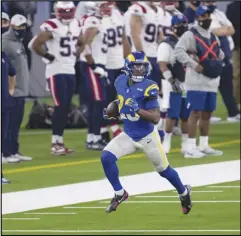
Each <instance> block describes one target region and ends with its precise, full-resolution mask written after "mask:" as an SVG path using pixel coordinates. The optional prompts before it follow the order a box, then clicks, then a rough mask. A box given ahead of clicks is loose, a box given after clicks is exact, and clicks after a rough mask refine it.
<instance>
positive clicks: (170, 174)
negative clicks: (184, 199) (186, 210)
mask: <svg viewBox="0 0 241 236" xmlns="http://www.w3.org/2000/svg"><path fill="white" fill-rule="evenodd" d="M159 174H160V175H161V176H162V177H163V178H165V179H167V180H168V181H169V182H170V184H171V185H172V186H173V187H175V188H176V190H177V192H178V193H179V194H183V193H184V192H185V189H186V188H185V187H184V185H183V184H182V182H181V180H180V178H179V175H178V173H177V172H176V171H175V170H174V169H173V168H172V167H170V166H168V167H167V168H166V169H165V170H164V171H162V172H159Z"/></svg>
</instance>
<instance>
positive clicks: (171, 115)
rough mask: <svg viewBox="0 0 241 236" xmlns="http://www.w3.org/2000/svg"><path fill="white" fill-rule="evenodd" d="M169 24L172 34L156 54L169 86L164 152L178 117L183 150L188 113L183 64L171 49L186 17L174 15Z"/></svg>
mask: <svg viewBox="0 0 241 236" xmlns="http://www.w3.org/2000/svg"><path fill="white" fill-rule="evenodd" d="M171 25H172V29H171V32H172V34H170V36H168V37H167V38H166V39H165V40H164V41H163V42H162V43H161V44H160V45H159V47H158V55H157V61H158V63H159V66H160V70H161V72H162V75H163V77H164V79H165V80H166V83H167V84H168V86H169V88H168V90H170V91H171V92H170V95H169V96H168V97H169V104H168V109H167V118H166V122H165V136H164V141H163V149H164V150H165V152H166V153H169V151H170V149H171V137H172V130H173V127H174V125H175V122H176V120H178V119H179V117H180V118H181V121H182V151H183V152H184V150H185V145H186V142H187V139H188V130H187V127H188V125H187V121H188V115H189V112H188V109H187V108H186V99H185V98H183V97H182V93H185V91H184V87H183V82H184V81H185V70H184V67H183V65H182V64H181V63H180V62H178V61H176V59H175V57H174V51H173V50H174V47H175V45H176V44H177V42H178V39H179V38H180V37H181V36H182V34H183V33H185V32H186V31H187V30H188V22H187V18H186V17H185V16H184V15H182V14H179V15H174V16H173V17H172V22H171Z"/></svg>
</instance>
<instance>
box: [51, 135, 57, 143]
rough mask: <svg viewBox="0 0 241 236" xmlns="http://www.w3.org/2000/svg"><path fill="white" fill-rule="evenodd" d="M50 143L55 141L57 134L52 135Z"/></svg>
mask: <svg viewBox="0 0 241 236" xmlns="http://www.w3.org/2000/svg"><path fill="white" fill-rule="evenodd" d="M52 143H57V135H52Z"/></svg>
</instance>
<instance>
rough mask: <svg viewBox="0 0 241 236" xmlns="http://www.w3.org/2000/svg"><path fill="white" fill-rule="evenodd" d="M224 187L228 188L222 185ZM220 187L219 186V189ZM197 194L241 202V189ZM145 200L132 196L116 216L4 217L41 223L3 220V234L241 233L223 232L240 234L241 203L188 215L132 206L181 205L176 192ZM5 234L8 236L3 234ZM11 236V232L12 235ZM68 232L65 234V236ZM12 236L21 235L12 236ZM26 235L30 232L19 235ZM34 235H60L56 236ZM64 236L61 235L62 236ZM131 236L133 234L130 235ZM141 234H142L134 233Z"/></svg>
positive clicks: (87, 212)
mask: <svg viewBox="0 0 241 236" xmlns="http://www.w3.org/2000/svg"><path fill="white" fill-rule="evenodd" d="M219 185H220V186H223V185H224V184H219ZM225 185H228V186H240V181H235V182H231V183H226V184H225ZM215 186H216V185H215ZM193 190H194V191H195V190H204V191H211V190H222V191H223V192H215V193H195V192H193V194H192V198H193V201H213V200H215V201H221V200H225V201H232V200H240V188H222V187H220V188H207V187H206V186H202V187H196V188H193ZM150 195H152V196H175V197H176V198H149V197H148V196H150ZM142 196H146V197H144V198H138V197H136V196H131V197H130V198H129V200H128V202H129V203H126V204H125V203H123V204H121V205H120V206H119V208H118V209H117V211H116V212H113V213H111V214H107V213H105V211H104V210H105V209H102V208H99V209H77V208H76V209H66V208H63V207H56V208H48V209H42V210H35V211H30V212H26V213H39V212H45V213H46V212H48V213H50V212H55V213H63V212H65V213H66V212H68V213H76V214H75V215H40V214H36V215H27V214H25V213H17V214H9V215H4V218H23V217H37V218H40V220H34V221H14V220H11V221H10V220H9V221H8V220H3V225H2V227H3V230H6V229H8V230H14V229H15V230H16V229H18V230H51V231H53V230H72V232H71V233H70V232H69V233H68V232H65V234H120V235H123V233H118V232H110V233H109V232H105V233H104V232H98V233H96V232H95V233H91V232H83V233H81V232H74V231H76V230H86V231H88V230H100V231H101V230H113V231H116V230H194V231H193V232H181V231H179V232H156V233H153V232H146V233H145V234H158V235H166V234H183V235H187V234H191V233H192V234H194V235H198V234H209V235H214V234H217V235H218V234H219V235H223V234H240V232H225V233H224V232H222V231H221V230H240V201H239V202H238V203H237V202H228V203H221V202H218V203H198V202H197V203H195V202H194V203H193V209H192V211H191V212H190V214H188V215H183V214H182V213H181V209H180V203H179V202H178V203H144V204H143V203H142V204H141V203H131V201H143V200H145V201H153V200H159V201H178V198H177V194H176V193H175V192H173V191H166V192H159V193H152V194H145V195H142ZM107 205H108V203H103V201H98V202H89V203H81V204H76V205H72V207H73V206H78V207H81V206H82V207H83V206H84V207H87V206H89V207H90V206H92V207H104V208H105V207H106V206H107ZM195 230H220V232H210V231H209V232H197V231H195ZM3 233H4V234H7V233H6V232H4V231H3ZM9 233H10V232H9ZM63 233H64V232H62V234H63ZM11 234H17V233H14V232H11ZM18 234H26V232H24V233H23V232H22V233H18ZM31 234H41V235H42V234H57V233H53V232H48V233H43V232H40V233H37V232H34V231H33V232H31ZM58 234H60V232H59V233H58ZM126 234H130V232H129V233H128V232H127V233H126ZM131 234H140V232H136V233H131Z"/></svg>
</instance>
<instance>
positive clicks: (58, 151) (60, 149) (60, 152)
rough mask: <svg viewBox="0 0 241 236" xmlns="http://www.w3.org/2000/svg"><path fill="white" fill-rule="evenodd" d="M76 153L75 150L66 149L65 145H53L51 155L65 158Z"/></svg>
mask: <svg viewBox="0 0 241 236" xmlns="http://www.w3.org/2000/svg"><path fill="white" fill-rule="evenodd" d="M72 153H74V150H73V149H70V148H66V147H65V146H64V144H63V143H53V144H52V147H51V154H52V155H55V156H64V155H70V154H72Z"/></svg>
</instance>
